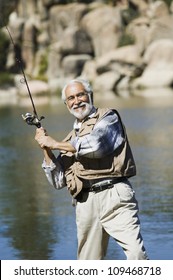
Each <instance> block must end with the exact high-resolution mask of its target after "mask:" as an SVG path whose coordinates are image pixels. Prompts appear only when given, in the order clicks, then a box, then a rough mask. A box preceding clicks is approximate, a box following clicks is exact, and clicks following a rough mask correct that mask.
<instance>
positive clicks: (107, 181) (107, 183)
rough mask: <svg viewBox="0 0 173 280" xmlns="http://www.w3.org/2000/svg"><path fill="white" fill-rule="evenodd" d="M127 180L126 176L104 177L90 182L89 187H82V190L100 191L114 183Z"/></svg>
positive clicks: (111, 186) (109, 187)
mask: <svg viewBox="0 0 173 280" xmlns="http://www.w3.org/2000/svg"><path fill="white" fill-rule="evenodd" d="M125 180H127V178H126V177H119V178H112V179H105V180H103V179H102V180H101V181H100V182H97V183H94V184H91V186H90V187H84V188H83V189H82V192H100V191H103V190H106V189H111V188H113V186H114V184H117V183H120V182H123V181H125Z"/></svg>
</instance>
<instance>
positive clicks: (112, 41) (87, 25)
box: [81, 6, 122, 57]
mask: <svg viewBox="0 0 173 280" xmlns="http://www.w3.org/2000/svg"><path fill="white" fill-rule="evenodd" d="M81 26H82V28H83V29H84V30H85V31H86V32H87V33H88V34H89V36H90V37H91V39H92V41H93V46H94V54H95V56H96V57H99V56H102V55H103V54H105V53H107V52H110V51H111V50H113V49H115V48H116V47H117V46H118V42H119V38H120V35H121V34H122V22H121V13H120V9H118V8H114V7H110V6H103V7H101V8H98V9H94V10H93V11H91V12H89V13H87V14H86V15H85V16H84V17H83V19H82V20H81Z"/></svg>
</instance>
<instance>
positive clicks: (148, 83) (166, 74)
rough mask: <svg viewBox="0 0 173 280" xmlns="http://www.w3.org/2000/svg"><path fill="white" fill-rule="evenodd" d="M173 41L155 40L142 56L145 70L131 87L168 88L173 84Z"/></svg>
mask: <svg viewBox="0 0 173 280" xmlns="http://www.w3.org/2000/svg"><path fill="white" fill-rule="evenodd" d="M172 53H173V40H169V39H162V40H157V41H155V42H153V43H151V45H150V46H149V47H148V48H147V50H146V52H145V55H144V63H145V64H146V68H145V70H144V72H143V74H142V76H141V77H140V78H138V79H136V80H134V82H133V83H132V86H133V87H139V88H140V87H144V88H145V87H170V86H172V84H173V55H172Z"/></svg>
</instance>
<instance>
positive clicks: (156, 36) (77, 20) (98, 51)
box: [7, 0, 173, 92]
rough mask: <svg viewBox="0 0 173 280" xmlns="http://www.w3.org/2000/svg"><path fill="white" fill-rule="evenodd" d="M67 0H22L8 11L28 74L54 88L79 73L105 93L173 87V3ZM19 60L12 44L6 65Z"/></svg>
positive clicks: (10, 67)
mask: <svg viewBox="0 0 173 280" xmlns="http://www.w3.org/2000/svg"><path fill="white" fill-rule="evenodd" d="M68 2H69V1H58V0H37V1H36V0H30V1H25V5H24V4H23V3H24V1H21V0H19V1H18V5H17V9H16V11H14V12H13V13H12V14H11V15H10V17H9V24H8V25H9V28H10V30H11V33H12V35H13V39H14V41H15V45H16V49H17V50H18V53H20V54H21V55H22V59H23V61H24V64H25V71H26V73H27V75H29V76H30V77H31V78H32V79H44V80H46V79H47V85H48V89H49V90H50V91H51V92H56V91H57V90H59V89H60V88H61V87H62V86H63V84H64V82H65V81H66V80H68V79H71V78H75V77H76V76H79V75H82V76H84V77H86V78H88V79H89V80H90V81H91V82H92V84H93V87H94V89H95V90H97V91H102V92H104V91H114V92H117V91H118V90H120V89H121V88H122V87H125V88H133V89H134V88H145V87H146V88H147V87H158V86H160V87H172V86H173V67H172V64H171V63H172V56H171V54H172V52H173V15H172V12H173V5H172V6H170V8H169V7H168V6H167V5H166V4H165V2H164V1H160V0H158V1H145V0H141V1H136V0H131V1H113V2H114V5H112V6H111V5H105V4H104V3H102V2H103V1H83V2H85V3H82V1H80V3H72V4H68ZM86 2H87V3H88V4H86ZM130 4H131V6H130ZM131 7H132V8H131ZM134 15H135V17H134ZM130 17H131V18H130ZM133 17H134V18H133ZM123 38H124V40H125V39H127V38H128V40H129V41H126V42H125V43H124V42H122V39H123ZM15 63H16V61H15V55H14V51H13V49H12V48H11V49H10V50H9V56H8V60H7V67H8V68H9V69H13V68H14V65H15ZM42 86H43V85H42ZM44 86H45V85H44ZM37 87H38V84H37ZM45 88H46V87H44V89H45ZM44 92H45V91H44Z"/></svg>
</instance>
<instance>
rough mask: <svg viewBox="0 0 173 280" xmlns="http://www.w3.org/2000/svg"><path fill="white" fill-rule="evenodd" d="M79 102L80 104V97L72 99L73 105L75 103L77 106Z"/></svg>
mask: <svg viewBox="0 0 173 280" xmlns="http://www.w3.org/2000/svg"><path fill="white" fill-rule="evenodd" d="M80 102H81V100H80V97H79V96H77V95H76V96H75V97H74V103H75V104H79V103H80Z"/></svg>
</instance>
